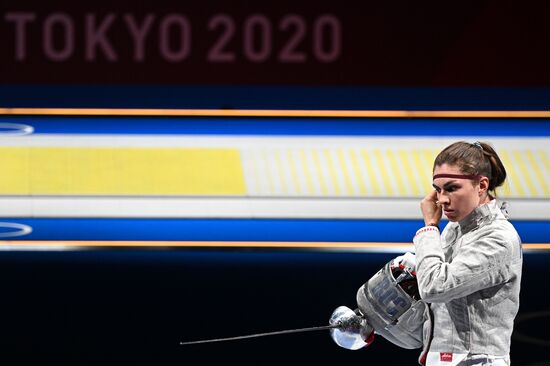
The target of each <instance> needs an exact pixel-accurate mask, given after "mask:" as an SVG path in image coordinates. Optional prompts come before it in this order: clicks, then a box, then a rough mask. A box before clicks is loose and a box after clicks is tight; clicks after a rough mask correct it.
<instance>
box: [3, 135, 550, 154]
mask: <svg viewBox="0 0 550 366" xmlns="http://www.w3.org/2000/svg"><path fill="white" fill-rule="evenodd" d="M471 139H472V138H471V137H460V136H458V137H452V138H449V137H446V138H436V137H389V136H388V137H370V136H346V137H341V136H322V137H318V136H308V137H307V138H304V137H303V136H296V137H294V136H238V135H231V136H218V135H78V134H35V135H27V136H10V137H6V136H0V146H20V147H25V146H29V147H30V146H35V147H38V146H43V147H120V148H124V147H144V148H145V147H163V148H175V147H180V148H181V147H197V148H204V147H217V148H258V147H262V148H268V147H271V148H279V149H287V148H305V149H307V148H316V149H318V148H329V149H337V148H344V149H345V148H350V147H357V148H365V147H366V148H368V149H369V150H373V149H388V148H396V147H399V148H400V149H418V148H423V149H425V148H430V149H435V150H439V149H442V148H444V147H446V146H447V145H449V144H451V143H453V142H456V141H459V140H466V141H470V140H471ZM483 140H484V141H489V142H491V144H492V145H493V146H494V147H495V148H496V149H497V150H499V149H505V150H514V149H522V148H523V149H525V148H528V149H532V150H536V149H540V150H544V151H546V152H550V138H548V137H514V138H503V137H491V136H488V137H487V138H483Z"/></svg>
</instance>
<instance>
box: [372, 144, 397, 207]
mask: <svg viewBox="0 0 550 366" xmlns="http://www.w3.org/2000/svg"><path fill="white" fill-rule="evenodd" d="M374 157H375V158H376V167H377V168H378V170H379V174H380V176H381V177H382V182H384V188H386V195H387V196H393V194H394V193H393V188H392V185H391V184H390V183H389V180H390V179H393V175H392V176H391V177H390V176H389V175H388V170H387V169H386V163H385V162H384V158H383V154H382V152H381V151H380V150H378V149H376V150H374Z"/></svg>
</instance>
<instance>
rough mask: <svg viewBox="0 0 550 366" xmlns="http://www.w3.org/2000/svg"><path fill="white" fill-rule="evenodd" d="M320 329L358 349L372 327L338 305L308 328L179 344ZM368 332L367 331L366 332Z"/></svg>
mask: <svg viewBox="0 0 550 366" xmlns="http://www.w3.org/2000/svg"><path fill="white" fill-rule="evenodd" d="M321 330H330V335H331V337H332V339H333V340H334V341H335V342H336V343H337V344H338V345H340V346H342V347H344V348H348V349H359V348H361V347H364V346H366V345H367V344H368V343H370V342H369V340H368V339H367V338H368V334H370V333H372V332H373V331H372V327H370V326H369V325H368V324H367V322H366V320H365V319H364V318H363V317H362V316H361V314H357V313H356V312H354V311H353V310H351V309H350V308H347V307H345V306H340V307H338V308H337V309H336V310H335V311H334V312H333V314H332V316H331V318H330V320H329V324H328V325H321V326H317V327H309V328H297V329H286V330H278V331H275V332H267V333H254V334H248V335H242V336H236V337H227V338H212V339H203V340H198V341H184V342H180V346H189V345H193V344H204V343H215V342H229V341H238V340H242V339H250V338H259V337H267V336H274V335H282V334H291V333H304V332H316V331H321ZM367 332H368V333H367Z"/></svg>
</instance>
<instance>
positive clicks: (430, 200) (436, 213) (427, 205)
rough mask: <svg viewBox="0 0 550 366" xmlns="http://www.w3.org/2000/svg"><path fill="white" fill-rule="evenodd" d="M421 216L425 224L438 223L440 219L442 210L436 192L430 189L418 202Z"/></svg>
mask: <svg viewBox="0 0 550 366" xmlns="http://www.w3.org/2000/svg"><path fill="white" fill-rule="evenodd" d="M420 209H421V210H422V216H424V224H425V225H436V226H437V225H439V220H441V215H442V210H441V205H440V204H439V202H437V192H436V191H431V192H430V193H428V194H427V195H426V197H424V199H423V200H422V202H420Z"/></svg>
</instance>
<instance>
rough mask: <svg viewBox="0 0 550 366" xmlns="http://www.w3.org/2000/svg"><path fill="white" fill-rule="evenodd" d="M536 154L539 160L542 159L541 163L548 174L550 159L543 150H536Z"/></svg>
mask: <svg viewBox="0 0 550 366" xmlns="http://www.w3.org/2000/svg"><path fill="white" fill-rule="evenodd" d="M538 156H539V157H540V160H542V164H543V165H544V167H545V168H546V173H547V174H550V159H548V156H546V153H545V152H544V151H538Z"/></svg>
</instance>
